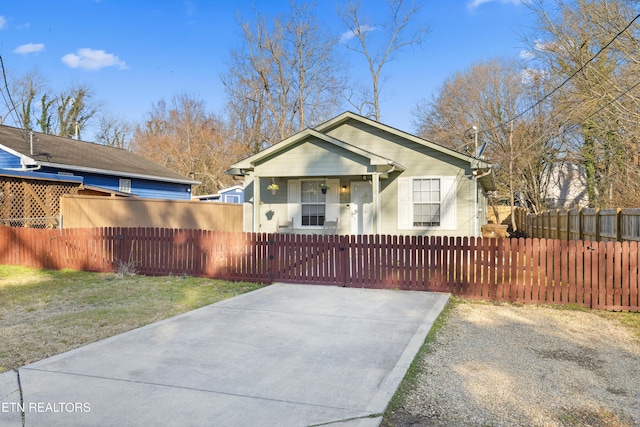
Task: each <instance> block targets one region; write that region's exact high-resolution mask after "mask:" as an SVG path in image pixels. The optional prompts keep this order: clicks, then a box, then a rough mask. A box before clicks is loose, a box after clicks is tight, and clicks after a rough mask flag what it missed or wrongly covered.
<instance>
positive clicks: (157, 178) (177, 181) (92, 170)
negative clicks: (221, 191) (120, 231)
mask: <svg viewBox="0 0 640 427" xmlns="http://www.w3.org/2000/svg"><path fill="white" fill-rule="evenodd" d="M38 164H39V165H41V166H47V167H52V168H58V169H68V170H73V171H78V172H88V173H97V174H101V175H113V176H121V177H124V178H139V179H146V180H150V181H163V182H172V183H175V184H189V185H198V184H200V181H195V180H192V179H179V178H170V177H164V176H156V175H145V174H139V173H133V172H125V171H114V170H107V169H96V168H90V167H85V166H76V165H66V164H60V163H51V162H38Z"/></svg>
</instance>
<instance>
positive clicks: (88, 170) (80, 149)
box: [0, 125, 199, 200]
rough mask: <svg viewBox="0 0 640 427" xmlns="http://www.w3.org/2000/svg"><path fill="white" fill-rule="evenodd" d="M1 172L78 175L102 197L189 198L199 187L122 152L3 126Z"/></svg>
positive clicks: (117, 149) (45, 175) (172, 173)
mask: <svg viewBox="0 0 640 427" xmlns="http://www.w3.org/2000/svg"><path fill="white" fill-rule="evenodd" d="M0 173H4V174H10V173H20V174H21V175H22V174H25V173H26V174H27V175H28V176H32V177H34V178H37V177H41V178H45V177H51V176H58V177H67V178H68V177H75V178H74V179H81V180H82V186H83V188H86V189H90V190H94V191H98V192H101V193H110V194H112V195H120V196H136V197H141V198H153V199H166V200H191V187H192V186H193V185H196V184H199V182H198V181H195V180H193V179H190V178H188V177H185V176H183V175H180V174H178V173H176V172H174V171H172V170H170V169H168V168H165V167H164V166H160V165H158V164H156V163H153V162H151V161H149V160H147V159H145V158H144V157H142V156H139V155H137V154H135V153H133V152H130V151H127V150H124V149H120V148H115V147H109V146H105V145H100V144H95V143H91V142H85V141H79V140H75V139H69V138H63V137H59V136H55V135H48V134H42V133H37V132H30V131H28V130H24V129H18V128H13V127H9V126H4V125H1V126H0Z"/></svg>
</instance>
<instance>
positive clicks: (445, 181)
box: [227, 112, 495, 236]
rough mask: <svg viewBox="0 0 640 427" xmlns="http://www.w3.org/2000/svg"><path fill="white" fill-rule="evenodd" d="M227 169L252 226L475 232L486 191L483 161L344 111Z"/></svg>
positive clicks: (482, 218)
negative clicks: (237, 181) (237, 180)
mask: <svg viewBox="0 0 640 427" xmlns="http://www.w3.org/2000/svg"><path fill="white" fill-rule="evenodd" d="M227 173H228V174H231V175H237V176H244V179H245V186H244V188H245V203H244V206H245V209H244V221H245V224H244V229H245V231H256V232H258V231H260V232H276V231H286V232H296V233H326V232H327V228H329V227H327V225H328V224H330V225H331V228H330V230H329V232H337V233H340V234H407V235H441V236H474V235H475V236H478V235H479V234H480V225H481V224H483V223H485V222H486V205H487V198H486V191H493V190H495V184H494V181H493V175H492V172H491V165H490V164H488V163H486V162H484V161H482V160H478V159H474V158H471V157H469V156H467V155H464V154H462V153H458V152H456V151H453V150H450V149H448V148H445V147H442V146H440V145H437V144H434V143H433V142H430V141H427V140H425V139H422V138H419V137H417V136H414V135H411V134H408V133H406V132H402V131H400V130H397V129H394V128H392V127H390V126H386V125H384V124H382V123H379V122H376V121H374V120H370V119H367V118H365V117H362V116H360V115H357V114H354V113H351V112H346V113H343V114H341V115H339V116H337V117H335V118H333V119H331V120H329V121H327V122H325V123H323V124H321V125H319V126H317V127H316V128H314V129H306V130H304V131H301V132H299V133H297V134H295V135H293V136H291V137H290V138H287V139H285V140H284V141H281V142H279V143H278V144H275V145H273V146H271V147H269V148H267V149H265V150H263V151H261V152H259V153H257V154H255V155H253V156H251V157H249V158H247V159H245V160H242V161H240V162H238V163H236V164H234V165H232V168H231V169H230V170H228V171H227ZM274 186H277V187H278V189H277V190H274V191H272V190H271V189H272V188H273V187H274ZM323 186H325V187H328V189H326V193H323V190H322V187H323Z"/></svg>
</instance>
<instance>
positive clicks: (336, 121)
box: [315, 111, 491, 169]
mask: <svg viewBox="0 0 640 427" xmlns="http://www.w3.org/2000/svg"><path fill="white" fill-rule="evenodd" d="M349 120H356V121H359V122H361V123H364V124H367V125H369V126H373V127H375V128H377V129H380V130H382V131H385V132H389V133H391V134H394V135H397V136H399V137H401V138H404V139H407V140H409V141H411V142H415V143H417V144H421V145H424V146H425V147H429V148H431V149H433V150H436V151H440V152H442V153H444V154H448V155H450V156H453V157H455V158H457V159H460V160H464V161H467V162H470V163H473V165H474V166H476V167H477V168H479V169H482V168H487V167H490V166H491V165H490V164H489V163H487V162H485V161H483V160H480V159H474V158H473V157H471V156H469V155H467V154H463V153H460V152H458V151H455V150H452V149H450V148H447V147H445V146H443V145H440V144H436V143H435V142H432V141H429V140H427V139H424V138H420V137H418V136H415V135H412V134H410V133H407V132H404V131H401V130H399V129H396V128H394V127H391V126H388V125H385V124H383V123H380V122H377V121H375V120H371V119H369V118H367V117H364V116H361V115H359V114H356V113H353V112H351V111H345V112H344V113H342V114H340V115H339V116H336V117H334V118H333V119H331V120H328V121H326V122H324V123H322V124H320V125H318V126H316V127H315V129H316V130H317V131H318V132H326V131H328V130H329V129H331V128H335V127H337V126H339V125H341V124H343V123H345V122H347V121H349Z"/></svg>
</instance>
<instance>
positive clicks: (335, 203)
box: [287, 178, 340, 229]
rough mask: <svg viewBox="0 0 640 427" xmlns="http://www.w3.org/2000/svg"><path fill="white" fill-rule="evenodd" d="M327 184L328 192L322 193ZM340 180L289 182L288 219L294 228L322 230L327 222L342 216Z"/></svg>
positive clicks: (317, 179) (291, 180)
mask: <svg viewBox="0 0 640 427" xmlns="http://www.w3.org/2000/svg"><path fill="white" fill-rule="evenodd" d="M323 184H326V187H328V188H327V189H326V192H325V193H323V192H322V187H323ZM339 188H340V180H338V179H335V178H326V179H324V178H316V179H313V178H311V179H290V180H288V182H287V208H288V211H287V218H291V220H293V226H294V228H308V229H321V228H322V227H323V226H324V223H325V221H337V220H338V216H339V215H340V194H339V192H338V189H339Z"/></svg>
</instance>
